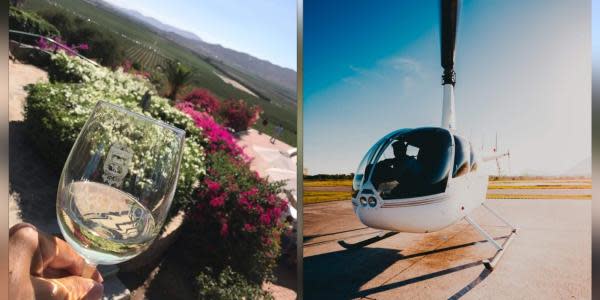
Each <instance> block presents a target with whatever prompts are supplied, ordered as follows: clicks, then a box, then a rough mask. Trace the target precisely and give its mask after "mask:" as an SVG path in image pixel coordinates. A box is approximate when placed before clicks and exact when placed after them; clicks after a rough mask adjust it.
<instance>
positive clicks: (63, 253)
mask: <svg viewBox="0 0 600 300" xmlns="http://www.w3.org/2000/svg"><path fill="white" fill-rule="evenodd" d="M38 248H39V252H40V255H41V257H42V264H43V269H46V268H52V269H58V270H67V271H68V272H69V273H70V274H72V275H77V276H81V275H82V274H84V273H87V274H90V276H86V277H88V278H91V279H93V280H96V281H98V282H102V281H103V279H102V276H100V272H98V270H96V268H95V267H94V266H90V265H89V264H88V263H86V262H85V260H84V259H83V258H82V257H81V256H80V255H79V254H78V253H77V252H75V250H73V248H71V246H69V244H67V243H66V242H65V241H63V240H61V239H59V238H57V237H55V236H50V235H47V234H45V233H43V232H40V233H39V247H38Z"/></svg>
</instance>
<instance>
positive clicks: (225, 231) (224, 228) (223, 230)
mask: <svg viewBox="0 0 600 300" xmlns="http://www.w3.org/2000/svg"><path fill="white" fill-rule="evenodd" d="M228 229H229V225H227V223H223V224H221V232H220V233H221V236H222V237H226V236H227V235H228V234H229V230H228Z"/></svg>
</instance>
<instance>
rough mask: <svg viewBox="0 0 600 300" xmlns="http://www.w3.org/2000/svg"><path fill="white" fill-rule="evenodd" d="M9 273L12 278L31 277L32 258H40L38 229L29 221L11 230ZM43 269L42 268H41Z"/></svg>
mask: <svg viewBox="0 0 600 300" xmlns="http://www.w3.org/2000/svg"><path fill="white" fill-rule="evenodd" d="M9 236H10V238H9V241H8V245H9V246H8V248H9V269H10V271H9V274H10V278H11V280H13V279H15V280H16V279H26V278H29V275H30V272H31V270H33V269H34V268H32V265H33V264H32V260H38V261H39V260H40V259H41V258H40V257H37V256H39V254H38V253H37V248H38V232H37V229H36V228H35V227H34V226H33V225H31V224H27V223H20V224H17V225H15V226H13V227H11V228H10V230H9ZM40 271H41V269H40Z"/></svg>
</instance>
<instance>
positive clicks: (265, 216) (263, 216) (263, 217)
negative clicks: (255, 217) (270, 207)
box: [260, 213, 271, 225]
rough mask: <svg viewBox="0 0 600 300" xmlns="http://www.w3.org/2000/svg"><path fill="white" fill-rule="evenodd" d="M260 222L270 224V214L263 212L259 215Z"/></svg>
mask: <svg viewBox="0 0 600 300" xmlns="http://www.w3.org/2000/svg"><path fill="white" fill-rule="evenodd" d="M260 222H261V223H262V224H263V225H269V224H271V216H270V215H269V214H268V213H266V214H265V213H263V214H261V215H260Z"/></svg>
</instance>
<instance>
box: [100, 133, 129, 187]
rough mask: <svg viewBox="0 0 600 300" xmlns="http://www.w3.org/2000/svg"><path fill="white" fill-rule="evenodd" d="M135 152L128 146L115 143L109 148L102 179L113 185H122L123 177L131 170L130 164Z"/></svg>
mask: <svg viewBox="0 0 600 300" xmlns="http://www.w3.org/2000/svg"><path fill="white" fill-rule="evenodd" d="M132 157H133V152H132V151H131V149H129V148H128V147H127V146H125V145H122V144H120V143H115V144H113V145H112V146H111V147H110V150H108V155H107V157H106V161H105V162H104V175H102V179H104V181H105V182H106V183H108V184H109V185H112V186H115V187H117V186H120V185H121V184H122V183H123V179H125V176H126V175H127V172H129V164H130V162H131V158H132Z"/></svg>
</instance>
